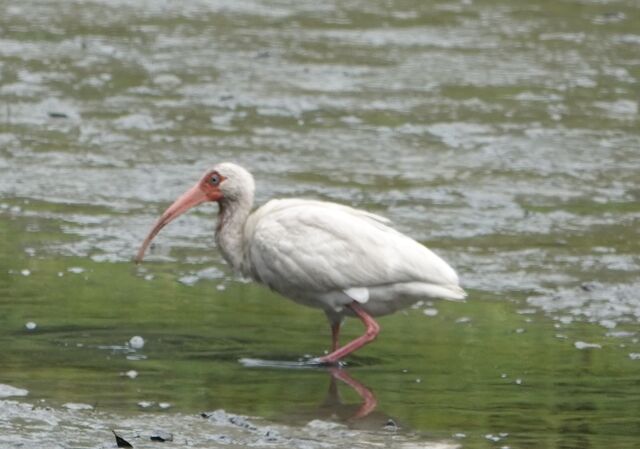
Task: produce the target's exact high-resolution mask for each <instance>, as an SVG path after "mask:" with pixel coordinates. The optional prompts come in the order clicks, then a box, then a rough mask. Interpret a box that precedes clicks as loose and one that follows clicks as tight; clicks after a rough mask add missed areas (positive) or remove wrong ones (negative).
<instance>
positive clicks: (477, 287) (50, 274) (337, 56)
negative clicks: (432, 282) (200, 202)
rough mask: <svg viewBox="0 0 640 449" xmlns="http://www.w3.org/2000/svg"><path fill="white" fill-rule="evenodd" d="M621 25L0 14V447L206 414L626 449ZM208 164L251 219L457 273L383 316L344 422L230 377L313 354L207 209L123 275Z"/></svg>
mask: <svg viewBox="0 0 640 449" xmlns="http://www.w3.org/2000/svg"><path fill="white" fill-rule="evenodd" d="M638 23H640V7H639V6H638V4H637V3H636V2H635V1H632V0H628V1H624V0H620V1H614V0H611V1H600V2H596V1H588V0H572V1H570V0H563V1H556V2H549V1H534V2H526V3H523V2H510V1H504V0H486V1H480V0H476V1H450V0H443V1H422V2H405V1H399V0H394V1H384V2H383V1H375V0H374V1H367V2H361V1H341V2H324V3H322V4H318V3H317V2H304V1H302V2H286V1H254V2H240V3H239V2H230V1H207V2H205V1H191V2H165V1H160V0H149V1H142V2H135V3H134V4H130V2H113V1H111V2H104V1H100V0H96V1H78V2H62V1H45V0H41V1H35V0H29V1H23V2H18V3H16V2H7V1H0V242H2V243H1V247H0V329H1V330H0V347H1V348H3V349H2V365H1V367H2V369H0V384H5V385H11V386H13V387H16V388H21V389H25V390H28V393H29V394H28V396H26V397H18V398H12V399H5V400H3V402H2V404H3V406H2V408H3V410H5V412H4V414H3V412H0V428H2V429H4V430H3V432H0V433H1V434H2V435H9V437H7V436H0V444H6V445H9V447H14V446H16V447H17V445H19V444H23V445H24V444H26V443H27V442H28V441H37V438H36V437H34V435H36V433H35V430H34V429H33V428H32V427H29V426H24V425H22V424H21V423H22V422H23V420H24V419H26V418H25V417H24V416H23V415H22V413H23V411H21V410H22V409H21V408H20V406H19V405H11V406H10V405H9V402H8V401H9V400H15V399H17V400H19V401H22V403H29V404H35V405H37V407H45V406H50V407H52V410H53V412H52V413H54V414H55V413H58V414H59V415H58V416H59V420H60V421H65V422H67V421H69V420H71V421H72V419H71V418H70V416H75V417H76V418H77V422H76V424H77V427H78V428H79V429H88V428H91V425H89V424H87V423H88V422H89V421H88V420H89V416H94V415H95V414H100V413H102V415H99V416H98V417H97V418H95V421H92V422H93V429H94V430H93V431H90V430H86V432H87V433H88V434H89V436H90V438H89V440H88V441H94V442H95V443H94V444H95V446H96V447H104V446H105V445H107V444H111V443H112V438H113V437H112V436H111V435H110V433H109V432H108V429H109V428H110V427H109V425H108V423H109V422H114V423H119V424H120V426H121V427H123V428H124V429H125V430H127V429H128V431H130V435H131V434H133V433H135V432H136V431H137V432H143V431H144V430H145V429H142V428H141V427H144V424H143V423H144V422H147V423H149V426H151V427H153V426H157V425H160V424H159V423H160V422H161V421H162V420H163V419H164V420H165V421H162V422H164V425H165V426H166V427H168V428H171V427H173V428H174V432H176V433H179V432H183V431H184V429H185V428H189V425H188V424H186V423H188V422H190V421H184V419H187V420H189V419H196V418H198V413H200V412H203V411H213V410H219V409H224V410H227V411H228V412H230V413H235V414H240V415H248V416H252V417H257V418H256V419H259V420H266V422H268V423H271V424H272V425H281V426H284V427H282V428H281V430H280V432H281V435H284V436H285V438H289V437H290V438H298V437H299V438H301V439H304V440H305V441H306V440H307V439H309V440H313V441H322V438H321V437H318V435H316V434H313V432H315V431H317V425H320V426H323V425H327V424H326V423H327V422H337V423H339V425H341V426H346V427H344V429H351V430H352V431H354V432H356V431H357V432H356V433H354V434H341V435H342V436H341V437H335V439H326V440H325V443H326V444H328V445H330V446H336V447H338V446H341V445H343V446H345V447H347V446H350V447H352V445H353V440H354V439H356V440H358V441H359V442H360V443H361V444H363V445H364V446H363V447H369V446H370V447H374V446H375V445H377V444H387V445H391V444H396V445H400V444H419V445H420V444H421V445H423V446H424V447H428V445H429V444H432V445H435V444H442V445H445V447H446V445H449V446H451V447H456V446H460V447H465V448H467V447H468V448H476V447H479V448H484V447H504V446H508V447H512V448H527V447H531V448H539V447H549V448H551V447H553V448H555V447H562V448H587V447H600V446H603V445H605V444H607V445H610V446H615V447H620V448H626V447H629V448H631V447H635V445H637V441H638V440H639V438H640V419H639V418H638V416H640V410H639V406H638V404H639V403H640V402H639V399H640V384H639V382H638V372H639V370H640V343H639V341H638V338H639V334H638V332H639V329H638V323H639V321H640V302H639V301H638V296H637V291H638V288H639V287H640V284H639V281H638V273H639V271H640V257H639V256H638V253H639V250H640V245H639V244H638V242H639V241H640V239H639V231H638V229H639V226H638V221H639V219H640V206H639V204H640V203H639V200H640V188H639V187H638V185H639V181H640V179H639V175H638V173H640V153H639V152H638V148H640V131H639V130H640V126H639V125H640V119H639V116H638V99H639V93H638V81H639V78H640V52H638V45H640V34H639V31H638V26H637V24H638ZM223 160H233V161H236V162H238V163H241V164H243V165H244V166H246V167H247V168H249V169H250V170H251V171H252V172H253V173H254V175H255V177H256V181H257V185H258V191H257V202H258V203H263V202H265V201H267V200H268V199H270V198H274V197H293V196H300V197H307V198H317V199H326V200H332V201H337V202H341V203H345V204H349V205H352V206H356V207H362V208H366V209H368V210H371V211H373V212H376V213H379V214H381V215H384V216H387V217H389V218H390V219H392V220H393V222H394V224H395V226H396V227H397V228H398V229H400V230H401V231H403V232H406V233H408V234H409V235H411V236H412V237H414V238H416V239H417V240H419V241H420V242H422V243H424V244H426V245H428V246H429V247H430V248H432V249H433V250H435V251H436V252H437V253H439V254H441V255H442V256H443V257H444V258H445V259H446V260H448V261H449V262H450V263H451V264H452V265H453V266H454V267H456V269H457V271H458V272H459V273H460V275H461V278H462V281H463V284H464V286H465V288H467V289H468V290H469V292H470V298H469V301H467V302H466V303H462V304H458V303H446V302H437V301H436V302H432V303H422V304H419V305H418V306H417V307H415V308H413V309H410V310H408V311H406V312H401V313H398V314H396V315H394V316H390V317H385V318H383V319H381V320H380V321H381V324H382V327H383V332H382V334H381V337H380V339H379V340H378V341H377V342H375V343H374V344H373V345H371V346H369V347H367V348H366V349H363V350H361V351H359V352H358V353H357V354H356V355H354V356H353V357H351V358H350V359H349V365H348V366H347V368H346V372H347V373H348V375H349V376H350V378H352V379H353V380H354V381H355V382H357V384H358V385H361V386H363V387H365V388H366V389H367V390H368V391H370V392H371V393H372V394H373V395H374V396H375V398H376V401H377V405H376V407H375V409H374V410H373V411H372V412H371V413H369V414H368V415H367V417H365V418H363V419H354V418H353V417H354V415H356V414H357V413H358V410H360V408H361V407H362V403H363V399H362V397H361V395H360V394H358V393H357V391H356V389H354V388H352V387H353V385H352V387H350V386H349V385H347V383H345V382H343V381H341V380H337V381H335V379H334V381H335V388H337V390H338V391H339V393H340V395H341V400H340V401H338V400H337V398H336V397H335V395H334V394H333V393H332V392H335V388H333V387H331V384H332V380H331V379H332V376H331V373H330V372H328V371H327V370H283V369H269V368H260V369H258V368H248V367H245V366H243V365H241V364H240V363H238V360H239V359H241V358H260V359H276V360H298V359H299V358H301V357H305V356H310V355H318V354H321V353H323V351H325V350H326V349H327V348H328V345H329V341H330V338H329V329H328V325H327V323H326V322H325V319H324V317H323V315H322V314H321V313H319V312H318V311H315V310H311V309H306V308H302V307H300V306H297V305H295V304H293V303H290V302H288V301H286V300H284V299H282V298H279V297H278V296H276V295H274V294H273V293H271V292H269V291H268V290H266V289H263V288H261V287H259V286H256V285H254V284H248V283H246V282H244V281H242V280H240V279H237V278H235V277H234V276H233V275H232V274H231V273H230V272H229V271H228V268H227V267H226V266H225V265H224V263H223V262H222V259H221V257H220V255H219V253H218V252H217V251H216V249H215V244H214V242H213V238H212V235H213V227H214V224H213V220H214V215H215V211H216V207H215V206H203V207H201V208H200V209H198V210H197V211H194V212H192V213H191V214H189V215H188V216H185V217H184V218H181V219H180V220H179V221H178V222H176V223H173V224H172V225H171V226H169V227H168V228H166V229H165V230H164V231H163V232H162V234H161V235H160V236H159V237H158V238H157V240H156V246H155V247H154V249H153V251H152V253H151V254H150V255H149V256H148V259H147V262H146V263H145V264H144V265H142V266H140V267H136V266H134V265H133V264H132V263H131V262H130V261H131V258H132V256H133V255H134V253H135V250H136V249H137V247H138V245H139V244H140V242H141V241H142V239H143V238H144V236H145V234H146V232H147V231H148V229H149V227H150V225H151V224H152V223H153V221H154V219H155V218H156V216H157V215H158V214H159V213H161V212H162V210H163V209H164V208H165V207H166V206H167V205H168V204H169V203H170V202H171V201H172V200H173V199H174V198H175V197H176V196H177V195H179V194H180V193H182V191H183V190H185V189H186V188H187V187H188V186H190V185H191V184H192V183H193V182H194V181H195V180H196V179H197V178H198V177H199V176H200V174H201V173H202V172H203V171H204V170H205V169H206V168H208V167H209V166H211V165H213V164H214V163H216V162H219V161H223ZM29 322H33V323H35V325H36V327H35V329H32V330H29V329H27V328H26V327H25V325H26V324H27V323H29ZM359 332H361V327H360V325H359V324H358V323H357V322H353V321H350V322H348V323H347V325H346V327H345V339H346V338H349V337H355V336H357V335H358V334H359ZM135 335H140V336H142V337H143V338H144V339H145V342H146V344H145V346H144V347H143V348H142V349H138V350H134V349H132V348H131V347H129V346H128V345H127V342H128V341H129V339H130V338H131V337H133V336H135ZM132 371H133V372H135V375H133V374H132V373H131V372H132ZM0 400H2V399H0ZM68 403H72V404H77V403H80V404H88V405H91V406H92V407H93V408H92V409H91V410H85V411H82V410H71V411H67V409H66V408H64V404H68ZM160 404H163V406H162V407H161V406H160ZM143 412H144V413H145V414H146V413H150V414H151V415H148V416H150V417H149V418H145V416H147V415H140V413H143ZM141 416H142V417H141ZM32 418H33V419H34V420H35V421H37V420H38V419H40V420H44V421H45V422H50V421H51V419H49V418H46V417H44V418H43V417H40V418H37V417H32ZM183 418H184V419H183ZM47 419H49V421H47ZM56 419H58V418H56ZM91 419H94V418H91ZM198 419H202V418H198ZM127 420H134V421H127ZM158 420H160V421H158ZM315 420H319V421H318V422H321V423H324V424H317V423H316V424H314V425H316V427H313V426H314V425H312V426H311V427H309V423H312V422H316V421H315ZM389 420H392V422H393V423H394V426H395V427H394V426H390V425H389ZM35 421H34V422H35ZM205 422H206V421H205ZM126 423H129V424H126ZM151 423H153V424H151ZM85 424H86V425H85ZM36 427H37V426H36ZM55 429H56V427H55V426H53V427H52V428H51V429H49V433H50V434H55V432H54V430H55ZM57 429H58V430H59V433H58V434H57V435H58V440H59V443H57V444H60V445H61V447H70V446H73V444H75V443H73V441H76V442H77V441H78V439H77V438H78V435H80V434H81V433H82V432H80V431H78V430H77V429H75V430H73V429H67V428H61V427H57ZM176 429H177V430H176ZM181 429H182V430H181ZM193 429H194V430H193V435H192V437H193V438H194V441H196V440H197V441H204V442H205V443H202V444H203V445H204V446H206V445H207V444H210V445H214V446H215V445H224V444H225V441H222V440H221V441H218V440H215V438H214V439H208V437H207V436H206V435H208V434H207V433H206V432H207V431H206V430H203V429H202V428H201V427H199V426H198V425H195V424H194V425H193ZM225 429H227V428H226V427H225ZM313 429H315V430H313ZM323 429H324V428H323ZM341 429H342V427H341ZM351 430H350V431H351ZM225 431H228V432H231V431H230V430H228V429H227V430H225ZM323 431H325V430H323ZM51 432H54V433H51ZM91 432H93V433H91ZM211 432H214V431H213V430H211ZM220 432H222V431H220ZM345 432H346V430H345ZM214 433H215V432H214ZM329 433H331V432H329ZM229 435H231V436H229V438H235V440H234V441H235V442H236V444H238V445H240V446H249V445H258V446H260V445H267V446H268V445H269V444H272V445H281V446H286V444H287V443H285V442H284V441H286V440H280V441H277V442H276V441H271V442H269V441H266V440H265V441H262V439H261V438H262V437H263V436H264V435H262V434H260V435H259V438H258V437H256V438H253V437H250V436H246V435H245V436H244V437H243V436H242V435H235V437H234V434H233V433H230V434H229ZM249 435H254V434H251V433H249ZM354 435H355V436H354ZM343 437H344V438H343ZM2 438H5V440H2ZM212 438H213V437H212ZM252 438H253V439H252ZM327 438H328V437H327ZM341 438H342V439H341ZM389 438H401V439H402V440H397V441H396V440H393V439H389ZM291 441H293V440H291ZM296 441H297V440H296ZM360 443H359V444H360ZM86 444H88V443H86ZM86 444H85V446H84V447H86ZM139 444H141V442H138V445H139ZM194 444H196V443H194ZM198 444H200V443H198ZM314 444H315V443H314ZM310 447H314V446H313V445H311V446H310Z"/></svg>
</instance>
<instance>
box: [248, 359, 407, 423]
mask: <svg viewBox="0 0 640 449" xmlns="http://www.w3.org/2000/svg"><path fill="white" fill-rule="evenodd" d="M239 361H240V363H241V364H242V365H244V366H245V367H247V368H271V369H273V368H276V369H293V370H305V371H306V370H310V371H314V372H318V370H326V372H327V373H328V374H329V388H328V389H327V393H326V396H325V399H324V401H322V403H321V404H320V405H319V406H317V407H315V408H314V409H313V410H309V409H306V410H298V411H296V413H295V415H294V416H289V417H288V418H289V419H290V421H298V422H300V421H304V422H305V423H306V422H308V421H309V420H312V419H320V420H325V421H337V422H342V423H345V424H348V425H349V426H350V427H352V428H355V429H363V430H364V429H366V430H374V429H375V430H380V429H385V430H397V429H398V425H397V424H396V420H395V419H393V418H392V417H390V416H389V415H386V414H385V413H383V412H381V411H380V410H377V407H378V400H377V398H376V396H375V394H374V393H373V391H372V390H371V389H370V388H369V387H367V386H366V385H364V384H363V383H362V382H360V381H359V380H357V379H355V378H354V377H353V376H352V375H351V374H350V373H349V371H348V370H347V369H346V368H345V367H338V366H330V367H327V368H322V367H319V366H318V365H317V364H313V363H309V362H307V361H300V362H282V361H273V360H261V359H246V358H244V359H240V360H239ZM340 385H346V386H347V387H349V388H351V389H352V390H353V391H355V392H356V393H357V395H358V397H359V398H360V402H359V403H356V404H353V403H344V402H343V400H342V397H341V395H340Z"/></svg>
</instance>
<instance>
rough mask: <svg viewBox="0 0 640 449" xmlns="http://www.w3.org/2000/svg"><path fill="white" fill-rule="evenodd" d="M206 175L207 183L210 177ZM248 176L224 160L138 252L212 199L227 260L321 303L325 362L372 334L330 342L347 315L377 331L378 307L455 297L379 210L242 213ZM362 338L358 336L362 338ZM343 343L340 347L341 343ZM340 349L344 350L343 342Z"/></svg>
mask: <svg viewBox="0 0 640 449" xmlns="http://www.w3.org/2000/svg"><path fill="white" fill-rule="evenodd" d="M212 181H213V182H212ZM253 190H254V182H253V178H252V176H251V175H250V174H249V173H248V172H247V171H246V170H244V169H243V168H242V167H240V166H238V165H235V164H231V163H223V164H219V165H217V166H215V167H214V168H213V170H210V171H209V172H207V173H206V174H205V176H203V178H202V179H201V180H200V181H199V183H198V184H196V186H194V187H193V188H192V189H191V190H190V191H189V192H187V193H186V194H185V195H183V197H181V198H180V199H179V200H178V201H176V203H174V204H173V205H172V206H171V207H170V208H169V209H168V210H167V212H165V214H164V215H163V216H162V217H161V218H160V220H158V223H157V224H156V226H155V227H154V229H153V230H152V232H151V233H150V234H149V237H148V238H147V240H146V241H145V243H144V244H143V247H142V248H141V250H140V253H139V255H138V258H139V259H141V258H142V255H143V253H144V250H145V248H146V246H147V245H148V244H149V242H150V240H151V239H152V238H153V236H155V235H156V234H157V232H158V231H159V230H160V228H162V227H163V226H164V225H165V224H167V223H168V222H169V221H171V220H173V219H174V218H175V217H176V216H177V215H179V214H180V213H182V212H184V211H185V210H186V209H188V208H190V207H192V206H194V205H195V204H198V203H200V202H202V201H206V200H214V201H218V203H219V205H220V214H219V220H218V226H217V232H216V241H217V243H218V246H219V248H220V250H221V251H222V254H223V255H224V257H225V259H226V260H227V261H228V262H229V264H230V265H231V266H232V267H233V268H234V269H235V270H237V271H239V272H241V273H242V274H243V275H245V276H247V277H250V278H252V279H253V280H255V281H257V282H260V283H262V284H265V285H267V286H268V287H270V288H271V289H272V290H274V291H276V292H278V293H280V294H282V295H284V296H286V297H288V298H290V299H292V300H294V301H296V302H298V303H301V304H305V305H308V306H312V307H317V308H320V309H322V310H324V311H325V313H326V314H327V316H328V318H329V320H330V322H331V324H332V329H333V330H334V350H336V351H334V353H337V357H330V356H331V355H332V354H334V353H332V354H329V356H325V357H323V358H321V359H320V361H322V362H329V363H333V362H335V361H337V360H338V359H339V358H341V357H343V356H344V355H346V354H348V353H350V352H352V351H353V350H355V349H357V348H358V347H360V346H362V345H363V344H365V343H367V342H368V341H370V340H371V339H373V338H375V335H369V337H366V335H367V334H365V336H363V337H360V338H361V339H363V338H364V340H361V341H359V342H357V344H356V341H354V342H351V343H350V344H349V345H351V344H353V346H354V347H353V348H348V349H349V350H347V351H346V352H345V351H342V352H340V350H338V349H337V332H338V329H339V325H340V322H341V320H342V318H343V317H344V316H345V315H357V316H359V317H360V318H361V319H362V320H363V322H365V325H367V329H370V328H372V329H373V330H375V332H373V331H372V332H368V334H369V333H371V334H377V329H378V328H377V323H375V322H374V321H373V319H372V318H371V316H379V315H385V314H388V313H392V312H395V311H396V310H398V309H401V308H404V307H407V306H409V305H411V304H413V303H415V302H416V301H418V300H420V299H427V298H443V299H449V300H462V299H464V298H465V296H466V293H465V292H464V290H463V289H462V288H461V287H460V285H459V280H458V276H457V274H456V272H455V271H454V270H453V268H451V267H450V266H449V265H448V264H447V263H446V262H445V261H444V260H442V259H441V258H440V257H439V256H437V255H436V254H435V253H433V252H432V251H431V250H429V249H428V248H426V247H425V246H423V245H421V244H419V243H418V242H416V241H415V240H413V239H411V238H409V237H407V236H405V235H403V234H401V233H399V232H398V231H396V230H394V229H393V228H391V227H389V226H388V223H389V221H388V220H387V219H385V218H383V217H380V216H378V215H375V214H372V213H369V212H365V211H362V210H358V209H354V208H351V207H348V206H343V205H339V204H335V203H329V202H322V201H313V200H303V199H286V200H272V201H269V202H268V203H266V204H265V205H263V206H262V207H260V208H258V209H257V210H256V211H255V212H253V213H252V214H250V210H251V207H252V203H253ZM365 337H366V338H365ZM349 345H346V346H345V347H348V346H349ZM341 349H344V348H341Z"/></svg>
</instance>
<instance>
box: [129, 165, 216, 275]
mask: <svg viewBox="0 0 640 449" xmlns="http://www.w3.org/2000/svg"><path fill="white" fill-rule="evenodd" d="M225 179H226V178H225V177H224V176H222V175H221V174H219V173H218V172H217V171H210V172H207V173H206V174H205V175H204V176H203V177H202V178H201V179H200V181H198V182H197V183H196V185H194V186H193V187H191V188H190V189H189V190H187V191H186V192H185V193H183V194H182V195H181V196H180V198H178V199H177V200H175V201H174V202H173V204H172V205H171V206H169V207H168V208H167V210H165V211H164V213H163V214H162V216H160V218H159V219H158V221H157V222H156V224H155V225H154V226H153V228H152V229H151V231H150V232H149V234H148V235H147V238H145V239H144V242H143V243H142V246H141V247H140V250H139V251H138V254H137V255H136V257H135V259H134V260H135V262H136V263H140V262H142V259H143V257H144V253H145V251H146V250H147V247H148V246H149V245H150V244H151V241H152V240H153V238H154V237H155V236H156V235H158V233H159V232H160V230H161V229H162V228H164V227H165V226H166V225H168V224H169V223H170V222H172V221H173V220H175V219H176V218H178V217H179V216H180V215H182V214H183V213H185V212H186V211H188V210H189V209H191V208H192V207H195V206H197V205H198V204H201V203H204V202H206V201H220V200H222V198H223V195H222V192H221V191H220V184H222V182H223V181H224V180H225Z"/></svg>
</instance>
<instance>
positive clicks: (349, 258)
mask: <svg viewBox="0 0 640 449" xmlns="http://www.w3.org/2000/svg"><path fill="white" fill-rule="evenodd" d="M385 222H387V220H386V219H384V218H382V217H379V216H377V215H374V214H370V213H368V212H364V211H360V210H357V209H353V208H350V207H347V206H341V205H337V204H334V203H324V202H321V201H306V200H277V201H271V202H269V203H267V204H266V205H265V206H263V207H261V208H260V209H258V210H257V211H256V212H254V214H252V216H251V217H250V218H249V220H248V221H247V226H246V227H245V238H246V239H245V241H246V242H247V247H246V248H245V257H246V264H245V270H244V271H245V272H248V273H247V274H250V275H251V276H252V277H253V278H254V279H256V280H258V281H260V282H263V283H264V284H266V285H268V286H270V287H271V288H273V289H274V290H276V291H279V292H291V291H308V292H330V291H337V290H342V291H345V292H346V293H347V294H350V293H349V292H351V293H353V295H355V296H357V295H358V294H360V293H362V290H360V291H359V290H357V289H358V288H367V287H371V286H376V285H388V284H395V283H403V282H424V283H429V284H434V285H438V286H450V287H453V288H458V289H459V287H458V283H459V282H458V276H457V274H456V273H455V271H454V270H453V269H452V268H451V267H450V266H449V265H448V264H447V263H446V262H445V261H443V260H442V259H441V258H440V257H438V256H437V255H436V254H434V253H433V252H431V251H430V250H429V249H427V248H426V247H424V246H423V245H421V244H419V243H417V242H416V241H414V240H412V239H411V238H409V237H407V236H405V235H403V234H400V233H399V232H397V231H395V230H394V229H392V228H390V227H388V226H386V224H384V223H385ZM354 289H355V290H354ZM460 291H462V290H461V289H460ZM350 296H351V294H350Z"/></svg>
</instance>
